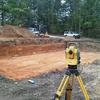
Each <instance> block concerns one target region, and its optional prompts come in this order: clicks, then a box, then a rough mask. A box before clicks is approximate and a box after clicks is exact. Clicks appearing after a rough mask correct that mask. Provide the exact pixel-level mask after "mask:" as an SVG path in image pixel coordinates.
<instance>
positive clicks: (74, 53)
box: [54, 43, 90, 100]
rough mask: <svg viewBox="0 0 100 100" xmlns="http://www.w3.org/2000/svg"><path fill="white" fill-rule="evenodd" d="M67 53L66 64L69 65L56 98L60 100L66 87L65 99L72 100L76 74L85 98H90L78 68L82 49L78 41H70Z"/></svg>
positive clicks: (86, 99)
mask: <svg viewBox="0 0 100 100" xmlns="http://www.w3.org/2000/svg"><path fill="white" fill-rule="evenodd" d="M65 54H66V56H65V58H66V66H68V67H67V70H66V72H65V75H64V77H63V79H62V81H61V83H60V85H59V87H58V89H57V91H56V94H55V97H54V100H60V98H61V95H62V93H63V91H64V89H65V90H66V92H65V100H71V95H72V86H73V83H74V76H75V77H76V79H77V81H78V83H79V86H80V89H81V91H82V92H83V95H84V98H85V100H90V99H89V96H88V94H87V91H86V89H85V86H84V84H83V81H82V79H81V77H80V73H79V71H78V69H77V67H78V65H79V64H80V51H79V49H78V48H77V43H68V46H67V48H66V51H65Z"/></svg>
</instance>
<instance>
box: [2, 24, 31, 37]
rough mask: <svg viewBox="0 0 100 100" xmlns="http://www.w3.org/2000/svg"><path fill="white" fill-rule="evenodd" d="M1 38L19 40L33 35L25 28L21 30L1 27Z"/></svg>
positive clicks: (13, 27)
mask: <svg viewBox="0 0 100 100" xmlns="http://www.w3.org/2000/svg"><path fill="white" fill-rule="evenodd" d="M0 37H7V38H12V37H13V38H18V37H32V33H31V32H29V31H28V30H27V29H25V28H20V27H17V26H12V25H4V26H0Z"/></svg>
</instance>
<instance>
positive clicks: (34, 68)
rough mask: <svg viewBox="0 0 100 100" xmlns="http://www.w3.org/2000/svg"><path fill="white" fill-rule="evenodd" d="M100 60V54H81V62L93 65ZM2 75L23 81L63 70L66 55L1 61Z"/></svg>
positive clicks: (57, 54)
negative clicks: (92, 63)
mask: <svg viewBox="0 0 100 100" xmlns="http://www.w3.org/2000/svg"><path fill="white" fill-rule="evenodd" d="M99 58H100V52H81V62H82V64H84V63H91V62H92V61H94V60H96V59H99ZM0 65H1V67H0V74H1V75H4V76H6V77H7V78H10V79H22V78H27V77H30V76H37V75H39V74H41V73H45V72H49V71H53V70H63V69H64V68H65V54H64V50H63V51H57V52H49V53H42V54H35V55H28V56H21V57H12V58H7V59H1V60H0Z"/></svg>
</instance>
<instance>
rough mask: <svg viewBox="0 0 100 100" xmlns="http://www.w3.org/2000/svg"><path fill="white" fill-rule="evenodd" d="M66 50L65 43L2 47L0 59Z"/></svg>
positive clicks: (0, 48) (0, 47)
mask: <svg viewBox="0 0 100 100" xmlns="http://www.w3.org/2000/svg"><path fill="white" fill-rule="evenodd" d="M58 50H64V44H63V43H52V44H45V45H42V44H41V45H35V44H27V45H23V44H22V45H21V44H20V45H0V57H1V58H2V57H9V56H22V55H24V56H25V55H31V54H36V53H43V52H50V51H58Z"/></svg>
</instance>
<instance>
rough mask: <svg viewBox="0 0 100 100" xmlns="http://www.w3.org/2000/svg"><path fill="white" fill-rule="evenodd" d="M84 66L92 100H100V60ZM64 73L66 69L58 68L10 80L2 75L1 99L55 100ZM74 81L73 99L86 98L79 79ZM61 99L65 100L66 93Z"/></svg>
mask: <svg viewBox="0 0 100 100" xmlns="http://www.w3.org/2000/svg"><path fill="white" fill-rule="evenodd" d="M82 66H83V70H82V72H81V77H82V80H83V82H84V85H85V87H86V89H87V91H88V94H89V97H90V100H100V73H99V72H100V60H99V59H98V60H95V61H93V62H92V63H90V64H84V65H81V67H82ZM64 73H65V69H64V70H63V71H58V70H56V71H53V72H50V73H44V74H41V75H40V76H37V77H31V78H28V79H23V80H9V79H6V78H5V77H3V76H0V100H53V97H54V94H55V92H56V89H57V87H58V84H59V83H60V80H61V78H62V77H63V75H64ZM28 80H32V81H33V83H31V82H29V81H28ZM74 83H75V84H74V86H73V92H72V100H84V97H83V94H82V93H81V90H80V88H79V86H78V83H77V81H76V80H75V82H74ZM61 100H64V95H63V96H62V98H61Z"/></svg>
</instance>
